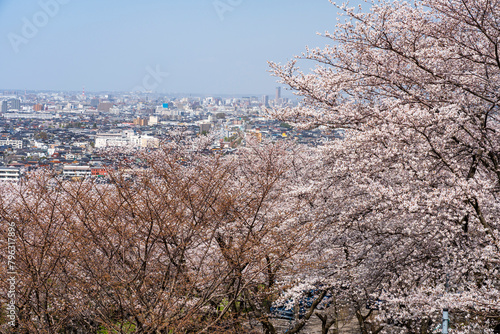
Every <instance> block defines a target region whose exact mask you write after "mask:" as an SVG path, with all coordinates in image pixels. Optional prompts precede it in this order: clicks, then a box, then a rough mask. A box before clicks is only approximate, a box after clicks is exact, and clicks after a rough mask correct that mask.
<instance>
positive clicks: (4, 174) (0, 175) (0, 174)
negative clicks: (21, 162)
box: [0, 167, 21, 182]
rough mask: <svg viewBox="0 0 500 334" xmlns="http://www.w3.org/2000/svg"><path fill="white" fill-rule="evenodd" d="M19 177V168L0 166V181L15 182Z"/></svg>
mask: <svg viewBox="0 0 500 334" xmlns="http://www.w3.org/2000/svg"><path fill="white" fill-rule="evenodd" d="M20 178H21V171H20V169H19V168H13V167H0V181H11V182H17V181H19V179H20Z"/></svg>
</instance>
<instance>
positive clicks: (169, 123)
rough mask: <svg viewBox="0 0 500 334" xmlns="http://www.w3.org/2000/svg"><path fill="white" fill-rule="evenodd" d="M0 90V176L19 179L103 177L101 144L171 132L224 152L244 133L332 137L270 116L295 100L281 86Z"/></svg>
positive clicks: (127, 143)
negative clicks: (43, 171) (238, 90)
mask: <svg viewBox="0 0 500 334" xmlns="http://www.w3.org/2000/svg"><path fill="white" fill-rule="evenodd" d="M0 94H1V95H0V101H1V102H0V104H1V106H2V109H1V116H0V117H1V118H0V136H1V137H0V164H1V168H0V180H15V181H18V180H19V178H20V176H21V175H23V174H25V173H26V172H29V171H31V170H35V169H37V168H41V167H43V168H48V169H51V170H54V171H55V172H57V173H59V174H61V175H62V176H65V177H69V178H71V177H86V176H95V177H103V176H105V174H106V168H115V167H116V166H115V161H111V160H110V159H109V158H103V153H106V151H107V149H110V148H122V149H132V150H140V149H150V150H151V149H155V148H158V147H159V145H160V142H161V141H163V140H168V138H169V136H170V133H171V131H181V132H182V133H183V134H184V135H186V136H188V137H193V138H195V137H197V136H200V135H205V136H206V135H210V136H211V137H213V145H212V147H211V149H212V150H214V151H217V150H221V151H224V152H227V151H232V150H235V149H237V148H238V147H239V146H241V145H244V144H245V140H246V138H247V137H248V136H252V137H253V138H255V139H257V140H258V141H262V140H263V139H264V140H266V139H267V140H273V141H274V140H294V141H296V142H298V143H301V144H307V145H313V146H314V145H317V144H319V143H321V142H323V141H325V140H333V139H334V137H335V133H334V132H332V131H326V130H318V129H314V130H312V131H305V130H302V131H300V130H295V129H293V128H292V127H291V126H290V125H288V124H287V123H283V122H280V121H277V120H273V119H272V118H270V117H269V116H268V114H267V112H266V109H268V108H273V107H285V106H292V105H293V104H294V103H292V101H290V100H289V99H288V98H283V97H282V96H281V87H277V88H276V92H275V96H274V98H272V99H270V98H269V96H268V95H265V96H262V97H260V98H258V97H255V96H251V97H233V98H221V97H191V96H190V97H174V98H168V97H165V96H161V95H159V94H146V93H140V92H138V93H105V94H104V93H103V94H95V95H91V97H87V95H89V94H88V93H85V91H83V92H81V93H80V94H79V95H75V94H70V93H64V92H29V93H28V92H20V91H3V93H0ZM295 104H296V103H295ZM336 135H337V136H338V134H336Z"/></svg>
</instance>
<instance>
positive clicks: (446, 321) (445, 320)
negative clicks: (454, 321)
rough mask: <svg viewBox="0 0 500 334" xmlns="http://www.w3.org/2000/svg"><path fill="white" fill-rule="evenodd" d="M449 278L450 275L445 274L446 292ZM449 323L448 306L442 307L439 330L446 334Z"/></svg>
mask: <svg viewBox="0 0 500 334" xmlns="http://www.w3.org/2000/svg"><path fill="white" fill-rule="evenodd" d="M449 278H450V275H449V274H446V285H445V287H446V292H448V291H449V288H450V283H449ZM449 324H450V316H449V314H448V307H445V308H444V309H443V325H442V331H441V333H442V334H448V325H449Z"/></svg>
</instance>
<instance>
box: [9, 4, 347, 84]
mask: <svg viewBox="0 0 500 334" xmlns="http://www.w3.org/2000/svg"><path fill="white" fill-rule="evenodd" d="M51 2H52V1H48V0H41V1H35V0H27V1H13V0H12V1H11V0H4V1H0V34H1V35H2V38H1V39H0V50H2V60H3V64H4V65H3V66H2V71H1V74H2V75H1V76H0V89H19V90H24V89H28V90H66V91H80V90H82V87H83V86H85V87H86V89H87V90H88V91H130V90H132V89H133V88H134V87H137V86H140V85H142V81H143V79H144V76H145V75H147V74H148V69H151V68H152V69H159V70H160V71H161V73H164V74H166V73H168V76H166V75H165V76H164V78H163V79H162V80H161V83H159V84H158V85H155V87H154V88H155V89H154V90H155V91H157V92H162V93H175V92H179V93H199V94H272V92H273V90H274V87H275V86H276V78H273V77H271V76H270V74H269V73H268V70H269V67H268V64H267V61H275V62H286V61H287V60H289V59H291V58H292V57H293V56H294V55H297V54H300V53H301V52H303V51H304V50H305V46H306V45H308V46H310V47H316V46H324V45H325V43H327V42H328V40H327V39H325V38H324V37H320V36H317V35H316V33H318V32H319V33H323V32H324V31H325V30H330V31H332V30H333V29H334V26H335V23H336V21H335V18H336V15H337V12H338V10H337V8H336V7H335V6H332V5H331V4H330V3H329V2H328V1H327V0H309V1H299V0H292V1H290V0H276V1H263V0H258V1H255V0H254V1H248V0H246V1H244V0H241V1H240V0H238V1H234V0H232V1H229V0H219V1H216V0H192V1H159V0H147V1H141V2H138V1H130V0H121V1H96V0H90V1H67V0H64V1H62V0H61V1H57V2H56V3H57V6H54V5H53V4H52V5H51ZM284 93H285V92H284ZM285 94H286V93H285Z"/></svg>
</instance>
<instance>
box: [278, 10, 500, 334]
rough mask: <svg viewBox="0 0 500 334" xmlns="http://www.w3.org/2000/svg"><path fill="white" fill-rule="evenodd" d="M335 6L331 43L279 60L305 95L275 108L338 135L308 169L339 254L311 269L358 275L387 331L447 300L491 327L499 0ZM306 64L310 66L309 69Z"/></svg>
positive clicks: (416, 327) (427, 323) (431, 316)
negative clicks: (337, 15) (337, 17)
mask: <svg viewBox="0 0 500 334" xmlns="http://www.w3.org/2000/svg"><path fill="white" fill-rule="evenodd" d="M339 8H340V9H341V10H342V11H343V13H344V14H345V21H341V22H339V24H338V25H337V29H336V30H335V31H334V32H332V33H328V32H327V33H325V34H324V36H325V37H326V38H327V39H329V40H330V45H329V46H327V47H325V48H324V49H307V51H306V52H305V53H304V54H302V55H301V56H298V57H297V58H296V59H294V60H293V61H291V62H289V63H288V64H284V65H280V64H275V63H271V67H272V69H273V71H274V74H275V75H276V76H278V77H279V78H281V81H282V82H283V83H285V84H287V85H288V86H290V88H291V89H292V90H293V91H294V92H295V93H296V94H297V95H298V96H300V97H302V101H301V103H300V104H299V106H298V107H293V108H285V109H281V110H276V111H274V112H273V115H275V116H276V117H278V118H280V119H282V120H283V121H287V122H290V123H293V124H295V125H296V126H299V127H302V128H315V127H322V128H324V129H330V130H331V131H336V132H337V133H341V134H342V136H343V139H342V140H337V141H335V142H331V143H327V144H325V145H324V146H323V147H322V148H321V150H320V151H321V155H322V158H321V159H320V160H319V162H318V163H317V165H316V166H315V168H316V171H315V172H314V171H311V173H313V174H315V175H313V176H314V177H311V179H312V180H314V181H315V187H314V190H312V191H310V194H313V195H314V198H315V200H314V203H313V206H314V207H315V210H317V211H318V222H319V224H324V225H325V231H329V233H325V239H324V240H323V241H322V244H327V243H326V241H328V242H329V243H330V245H331V247H330V250H329V252H330V253H331V254H329V255H330V256H332V255H333V256H334V257H330V258H331V259H335V261H331V263H332V265H330V266H329V268H328V265H325V268H324V269H323V270H322V271H318V272H317V274H318V275H317V276H315V277H314V276H312V277H310V279H313V280H323V281H324V282H326V283H328V281H329V280H330V281H332V282H330V284H333V280H334V278H336V279H340V280H346V281H350V283H349V282H346V284H347V286H348V287H349V288H348V289H347V290H349V289H358V293H355V294H354V295H357V296H366V298H365V299H367V300H370V299H372V300H379V301H381V302H380V305H381V306H380V312H379V319H382V320H383V321H385V323H386V328H385V329H384V330H385V331H389V330H390V329H391V328H392V329H395V330H397V329H398V328H400V329H401V330H403V329H404V330H407V331H409V332H415V331H419V332H422V333H427V332H429V331H430V330H431V329H433V328H435V327H436V326H437V324H438V323H439V322H440V320H439V318H440V316H441V315H440V314H441V311H442V309H443V308H449V309H450V312H451V315H452V318H453V319H452V328H453V329H454V330H455V331H457V332H458V331H464V332H467V331H470V330H471V328H472V327H474V326H480V327H481V326H482V328H488V327H491V326H492V325H494V324H496V323H498V322H499V321H500V308H499V305H500V303H499V297H500V291H499V285H500V280H499V279H500V277H499V272H498V270H499V260H500V258H499V257H500V252H499V246H500V243H499V242H500V240H499V237H500V235H499V228H500V220H499V217H500V211H499V210H500V201H499V191H500V164H499V163H500V160H499V159H500V138H499V136H500V132H499V131H500V126H499V125H500V124H499V121H500V120H499V114H498V112H499V100H500V76H499V75H500V57H499V46H500V24H499V23H500V22H499V20H500V9H499V8H500V3H499V2H498V1H496V0H484V1H483V0H480V1H476V0H450V1H448V0H447V1H441V0H435V1H415V2H412V3H408V2H400V1H391V2H389V1H379V2H376V3H373V4H372V7H371V10H370V11H369V12H363V11H362V10H361V9H359V10H356V9H354V8H349V7H348V6H340V7H339ZM308 61H310V62H313V63H315V64H316V67H315V68H314V69H312V70H311V71H309V72H303V71H301V70H300V67H299V66H301V64H302V63H304V62H305V63H307V62H308ZM318 247H319V246H318ZM341 251H342V252H343V253H344V256H343V261H342V262H339V261H338V260H339V256H338V254H341ZM324 260H325V261H328V256H327V257H326V258H325V259H324ZM320 277H323V279H321V278H320ZM352 291H354V290H352ZM351 295H352V294H351ZM359 319H360V325H361V327H363V324H362V323H363V319H362V317H359ZM453 320H455V321H454V322H453Z"/></svg>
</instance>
